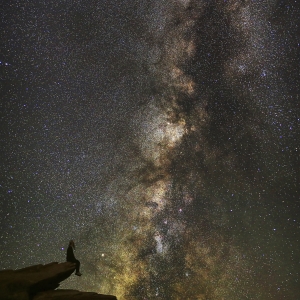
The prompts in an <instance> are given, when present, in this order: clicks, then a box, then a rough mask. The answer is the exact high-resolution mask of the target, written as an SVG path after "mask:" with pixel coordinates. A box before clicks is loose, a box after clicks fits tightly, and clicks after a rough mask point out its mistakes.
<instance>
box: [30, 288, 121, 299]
mask: <svg viewBox="0 0 300 300" xmlns="http://www.w3.org/2000/svg"><path fill="white" fill-rule="evenodd" d="M34 300H117V298H116V297H115V296H110V295H101V294H97V293H90V292H80V291H76V290H55V291H47V292H41V293H38V294H37V295H36V296H35V297H34Z"/></svg>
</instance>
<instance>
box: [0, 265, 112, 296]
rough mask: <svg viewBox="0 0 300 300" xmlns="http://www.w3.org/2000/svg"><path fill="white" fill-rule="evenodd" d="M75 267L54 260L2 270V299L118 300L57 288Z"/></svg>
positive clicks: (0, 285)
mask: <svg viewBox="0 0 300 300" xmlns="http://www.w3.org/2000/svg"><path fill="white" fill-rule="evenodd" d="M74 270H75V264H73V263H70V262H65V263H58V262H52V263H50V264H46V265H36V266H31V267H27V268H24V269H19V270H3V271H0V300H117V298H116V297H115V296H111V295H102V294H97V293H90V292H80V291H76V290H60V289H57V288H58V287H59V283H60V282H61V281H63V280H65V279H67V278H68V277H69V276H70V275H71V274H72V273H73V272H74Z"/></svg>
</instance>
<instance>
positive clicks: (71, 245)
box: [67, 240, 82, 276]
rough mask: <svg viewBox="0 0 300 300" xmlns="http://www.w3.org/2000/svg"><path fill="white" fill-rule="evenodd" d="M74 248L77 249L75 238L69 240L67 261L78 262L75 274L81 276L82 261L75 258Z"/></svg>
mask: <svg viewBox="0 0 300 300" xmlns="http://www.w3.org/2000/svg"><path fill="white" fill-rule="evenodd" d="M74 250H75V243H74V241H73V240H71V241H70V242H69V247H68V250H67V261H69V262H72V263H75V264H76V273H75V275H77V276H81V275H82V274H81V273H80V272H79V268H80V261H79V260H78V259H76V258H75V255H74Z"/></svg>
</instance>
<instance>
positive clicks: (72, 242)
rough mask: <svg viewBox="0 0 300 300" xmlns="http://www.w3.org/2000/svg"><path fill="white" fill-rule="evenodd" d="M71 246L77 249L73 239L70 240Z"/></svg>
mask: <svg viewBox="0 0 300 300" xmlns="http://www.w3.org/2000/svg"><path fill="white" fill-rule="evenodd" d="M69 246H71V247H72V248H73V249H75V243H74V241H73V240H70V242H69Z"/></svg>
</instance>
